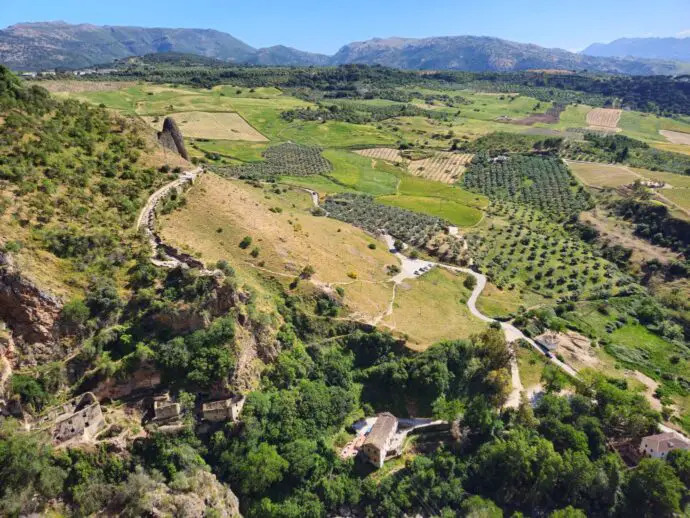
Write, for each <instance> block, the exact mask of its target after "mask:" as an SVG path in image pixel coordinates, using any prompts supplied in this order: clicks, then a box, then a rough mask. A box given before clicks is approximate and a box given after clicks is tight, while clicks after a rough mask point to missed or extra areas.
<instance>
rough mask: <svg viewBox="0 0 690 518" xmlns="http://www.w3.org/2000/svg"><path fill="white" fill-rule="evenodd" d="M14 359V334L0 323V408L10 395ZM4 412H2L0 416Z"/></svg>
mask: <svg viewBox="0 0 690 518" xmlns="http://www.w3.org/2000/svg"><path fill="white" fill-rule="evenodd" d="M13 358H14V341H13V340H12V334H11V333H10V332H9V331H8V330H7V329H6V328H5V323H4V322H0V408H1V407H2V406H3V401H4V399H5V398H6V397H7V395H8V393H9V386H8V385H9V382H10V378H11V377H12V359H13ZM1 413H2V411H1V410H0V414H1Z"/></svg>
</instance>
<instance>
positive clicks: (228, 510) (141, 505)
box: [105, 469, 241, 518]
mask: <svg viewBox="0 0 690 518" xmlns="http://www.w3.org/2000/svg"><path fill="white" fill-rule="evenodd" d="M180 475H182V474H180ZM181 480H183V481H184V484H175V485H166V484H164V483H163V482H160V481H157V480H155V479H153V478H152V477H150V476H149V475H148V474H147V473H145V472H143V471H141V470H138V471H137V472H135V473H132V474H131V475H130V478H129V481H130V483H131V486H132V487H136V488H138V491H137V492H136V493H135V494H134V495H132V494H127V495H126V496H127V499H128V500H129V502H131V501H132V498H133V497H134V498H136V500H137V501H136V510H137V515H138V516H160V517H162V516H179V517H183V518H204V517H206V516H217V517H218V518H235V517H240V516H241V515H240V505H239V501H238V500H237V497H236V496H235V494H234V493H233V492H232V491H231V490H230V488H229V487H228V486H226V485H224V484H223V483H222V482H220V481H219V480H218V479H217V478H216V476H215V475H214V474H212V473H210V472H208V471H204V470H203V469H197V470H196V471H194V472H185V473H184V478H183V479H181ZM121 494H122V493H121ZM123 496H124V494H123ZM119 500H120V498H116V499H115V500H114V501H113V502H111V509H109V510H108V511H109V512H108V511H107V512H106V513H105V514H106V515H108V516H115V515H118V516H119V515H120V514H121V513H120V511H121V510H122V507H124V506H123V504H125V505H126V502H120V501H119ZM130 514H131V513H130Z"/></svg>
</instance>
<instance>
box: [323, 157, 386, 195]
mask: <svg viewBox="0 0 690 518" xmlns="http://www.w3.org/2000/svg"><path fill="white" fill-rule="evenodd" d="M323 156H324V157H326V159H328V160H329V161H330V162H331V164H333V172H331V173H330V174H329V175H330V176H331V177H332V178H334V179H335V180H336V181H337V182H338V183H340V184H342V185H344V186H347V187H350V188H352V189H354V190H356V191H360V192H363V193H366V194H371V195H374V196H380V195H384V194H393V193H395V188H396V185H397V183H398V179H397V177H396V176H395V174H392V173H391V172H390V168H392V166H389V165H388V164H386V163H385V162H382V161H381V162H377V163H376V168H374V167H372V160H371V159H370V158H366V157H363V156H360V155H357V154H355V153H351V152H349V151H341V150H334V149H329V150H326V151H325V152H324V154H323ZM387 169H388V171H387Z"/></svg>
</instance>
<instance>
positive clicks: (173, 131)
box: [158, 117, 189, 160]
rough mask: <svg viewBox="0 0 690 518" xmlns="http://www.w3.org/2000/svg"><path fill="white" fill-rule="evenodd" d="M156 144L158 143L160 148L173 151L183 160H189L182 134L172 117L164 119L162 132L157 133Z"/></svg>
mask: <svg viewBox="0 0 690 518" xmlns="http://www.w3.org/2000/svg"><path fill="white" fill-rule="evenodd" d="M158 142H160V144H161V146H163V147H165V148H167V149H169V150H170V151H174V152H175V153H177V154H179V155H180V156H181V157H182V158H184V159H185V160H189V154H188V153H187V148H185V146H184V138H183V136H182V132H181V131H180V128H178V127H177V123H176V122H175V120H174V119H173V118H172V117H166V118H165V120H164V121H163V131H160V132H159V133H158Z"/></svg>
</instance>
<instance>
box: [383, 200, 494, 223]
mask: <svg viewBox="0 0 690 518" xmlns="http://www.w3.org/2000/svg"><path fill="white" fill-rule="evenodd" d="M377 201H379V202H380V203H383V204H385V205H392V206H394V207H401V208H403V209H408V210H413V211H415V212H422V213H424V214H430V215H432V216H438V217H439V218H443V219H445V220H446V221H449V222H450V223H452V224H453V225H456V226H458V227H472V226H474V225H476V224H477V223H479V221H481V219H482V212H481V211H480V210H478V209H475V208H473V207H468V206H467V205H461V204H459V203H456V202H453V201H450V200H446V199H443V198H429V197H424V196H402V195H398V196H381V197H380V198H377Z"/></svg>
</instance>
